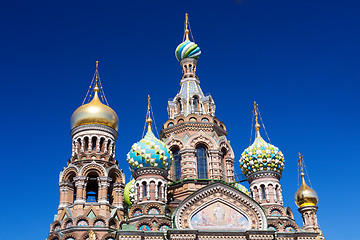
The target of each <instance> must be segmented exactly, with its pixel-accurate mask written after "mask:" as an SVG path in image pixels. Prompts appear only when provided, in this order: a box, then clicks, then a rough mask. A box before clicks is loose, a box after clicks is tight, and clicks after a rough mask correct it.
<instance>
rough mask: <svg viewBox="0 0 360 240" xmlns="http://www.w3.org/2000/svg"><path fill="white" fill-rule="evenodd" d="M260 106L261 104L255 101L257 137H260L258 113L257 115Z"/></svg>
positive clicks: (254, 111) (254, 112)
mask: <svg viewBox="0 0 360 240" xmlns="http://www.w3.org/2000/svg"><path fill="white" fill-rule="evenodd" d="M258 106H259V104H257V103H256V102H255V101H254V110H253V114H254V115H255V129H256V137H260V124H259V122H258V113H257V109H258Z"/></svg>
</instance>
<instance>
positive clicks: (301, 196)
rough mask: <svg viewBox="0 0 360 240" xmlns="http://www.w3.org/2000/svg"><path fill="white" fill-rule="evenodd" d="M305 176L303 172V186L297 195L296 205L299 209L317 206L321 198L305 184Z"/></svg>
mask: <svg viewBox="0 0 360 240" xmlns="http://www.w3.org/2000/svg"><path fill="white" fill-rule="evenodd" d="M304 176H305V174H304V173H303V172H301V178H302V184H301V186H300V188H299V189H298V190H297V191H296V193H295V203H296V205H297V206H298V207H299V208H300V207H305V206H316V204H317V203H318V201H319V197H318V195H317V193H316V192H315V190H314V189H312V188H311V187H309V186H308V185H307V184H306V183H305V179H304Z"/></svg>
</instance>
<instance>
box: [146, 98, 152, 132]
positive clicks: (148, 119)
mask: <svg viewBox="0 0 360 240" xmlns="http://www.w3.org/2000/svg"><path fill="white" fill-rule="evenodd" d="M147 116H148V118H147V119H146V123H147V125H148V130H147V131H148V132H151V124H152V119H151V113H150V95H148V107H147Z"/></svg>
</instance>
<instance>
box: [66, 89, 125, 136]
mask: <svg viewBox="0 0 360 240" xmlns="http://www.w3.org/2000/svg"><path fill="white" fill-rule="evenodd" d="M98 92H99V87H98V86H97V85H96V86H95V87H94V98H93V99H92V100H91V102H89V103H87V104H84V105H82V106H80V107H79V108H78V109H76V110H75V112H74V113H73V115H72V116H71V129H73V128H75V127H78V126H81V125H86V124H100V125H105V126H108V127H111V128H113V129H115V130H116V131H117V130H118V127H119V119H118V116H117V115H116V113H115V111H114V110H112V109H111V108H110V107H109V106H106V105H105V104H103V103H102V102H101V100H100V99H99V96H98Z"/></svg>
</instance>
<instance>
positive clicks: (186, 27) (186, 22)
mask: <svg viewBox="0 0 360 240" xmlns="http://www.w3.org/2000/svg"><path fill="white" fill-rule="evenodd" d="M188 25H189V14H187V13H185V40H187V41H189V29H188Z"/></svg>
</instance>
